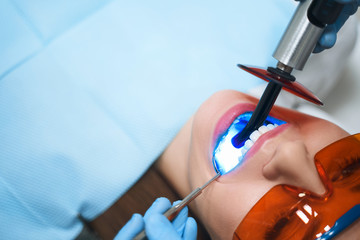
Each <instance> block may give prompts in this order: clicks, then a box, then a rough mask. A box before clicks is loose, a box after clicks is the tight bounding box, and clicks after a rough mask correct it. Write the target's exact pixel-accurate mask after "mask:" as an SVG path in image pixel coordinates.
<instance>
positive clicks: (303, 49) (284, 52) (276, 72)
mask: <svg viewBox="0 0 360 240" xmlns="http://www.w3.org/2000/svg"><path fill="white" fill-rule="evenodd" d="M343 7H344V4H340V3H337V2H335V1H334V0H313V1H311V0H307V1H303V2H301V3H299V6H298V7H297V9H296V11H295V14H294V16H293V18H292V19H291V21H290V23H289V25H288V27H287V29H286V31H285V33H284V35H283V36H282V38H281V40H280V42H279V44H278V46H277V48H276V50H275V52H274V54H273V57H274V58H275V59H277V60H278V63H277V66H276V68H273V67H268V68H267V70H265V69H261V68H253V67H246V66H243V65H240V68H242V69H244V70H245V71H247V72H249V73H251V74H254V75H255V76H257V77H260V78H262V79H264V80H266V81H269V83H268V85H267V87H266V89H265V91H264V93H263V95H262V96H261V98H260V100H259V103H258V105H257V106H256V108H255V111H254V114H253V115H252V117H251V119H250V121H249V122H248V124H247V125H246V127H245V128H244V130H243V131H241V132H240V133H239V134H237V135H236V136H234V137H233V139H232V144H233V146H234V147H236V148H240V147H242V146H243V144H244V142H245V141H246V139H247V138H248V137H249V135H250V133H252V132H253V131H254V130H256V129H258V128H259V127H260V126H261V125H262V124H263V122H264V120H265V119H266V117H267V116H268V115H269V113H270V110H271V108H272V106H273V105H274V103H275V101H276V99H277V97H278V95H279V93H280V90H281V88H282V87H284V88H285V90H288V91H289V92H291V93H293V94H295V95H297V96H300V97H302V98H304V99H306V100H308V101H310V102H313V103H315V104H318V105H323V104H322V102H321V101H320V100H319V99H318V98H317V97H316V96H315V95H314V94H312V93H311V92H310V91H309V90H307V89H306V88H305V87H303V86H301V87H300V85H298V84H295V77H294V76H293V75H291V72H292V70H293V69H297V70H302V69H303V68H304V65H305V63H306V62H307V60H308V58H309V56H310V54H311V52H312V51H313V49H314V48H315V46H316V43H317V42H318V40H319V39H320V37H321V35H322V33H323V31H324V29H325V27H326V26H327V25H328V24H332V23H334V22H335V21H336V19H337V18H338V17H339V15H340V13H341V11H342V9H343ZM299 88H301V89H299Z"/></svg>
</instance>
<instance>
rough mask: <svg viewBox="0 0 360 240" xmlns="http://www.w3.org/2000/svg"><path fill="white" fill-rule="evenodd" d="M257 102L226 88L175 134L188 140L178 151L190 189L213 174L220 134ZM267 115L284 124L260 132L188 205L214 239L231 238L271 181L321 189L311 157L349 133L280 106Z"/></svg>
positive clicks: (315, 189)
mask: <svg viewBox="0 0 360 240" xmlns="http://www.w3.org/2000/svg"><path fill="white" fill-rule="evenodd" d="M256 103H257V99H255V98H253V97H250V96H248V95H245V94H242V93H240V92H236V91H230V90H228V91H221V92H218V93H216V94H214V95H213V96H212V97H211V98H209V99H208V100H207V101H206V102H205V103H204V104H202V106H201V107H200V108H199V110H198V111H197V112H196V114H195V115H194V117H193V118H192V120H191V121H190V123H189V124H190V125H191V128H190V127H187V128H186V129H188V130H187V132H188V133H182V134H180V136H182V138H188V139H189V138H190V139H191V141H190V146H189V147H186V144H182V146H185V147H186V149H181V151H182V154H183V155H184V156H186V158H187V159H188V162H187V167H188V169H187V171H188V180H189V186H190V188H191V189H194V188H196V187H199V186H201V185H203V184H204V183H205V182H207V181H208V180H209V179H211V178H212V177H213V176H215V175H216V172H215V169H214V166H213V163H212V157H213V151H214V148H215V147H216V144H217V141H218V139H219V137H221V135H222V134H223V133H224V132H225V131H226V130H227V129H228V127H229V126H230V125H231V123H232V122H233V121H234V119H235V118H236V117H237V116H239V115H241V114H242V113H244V112H248V111H253V110H254V109H255V107H256ZM270 115H271V116H272V117H274V118H277V119H279V120H283V121H285V122H286V124H283V125H281V126H279V127H277V128H275V129H273V130H271V131H268V132H266V133H264V134H262V135H261V136H260V137H259V138H258V139H257V140H256V141H255V143H254V145H253V146H252V147H251V148H250V149H249V150H248V152H247V153H246V155H245V158H244V160H243V162H242V163H241V164H239V165H238V166H236V167H235V168H234V169H233V170H232V171H230V172H229V173H227V174H225V175H222V176H221V177H220V178H219V179H218V180H217V181H215V182H214V183H212V184H211V185H210V186H209V187H208V188H207V189H206V190H205V191H204V192H203V193H202V194H201V195H200V196H199V197H198V198H197V199H195V201H194V203H193V204H192V206H191V207H192V208H193V210H194V211H195V212H196V214H197V215H198V217H199V218H200V220H201V221H202V222H203V223H204V225H205V227H206V228H207V230H208V231H209V233H210V235H211V237H212V238H214V239H218V238H221V239H231V237H232V234H233V231H234V230H235V229H236V227H237V226H238V224H239V223H240V222H241V220H242V219H243V218H244V217H245V215H246V214H247V212H248V211H249V210H250V209H251V208H252V207H253V206H254V204H255V203H256V202H257V201H258V200H259V199H260V198H261V197H262V196H263V195H264V194H265V193H266V192H268V191H269V190H270V189H271V188H272V187H274V186H275V185H278V184H288V185H293V186H297V187H301V188H304V189H307V190H309V191H312V192H314V193H317V194H322V193H324V192H325V190H326V189H325V187H324V186H323V184H322V182H321V180H320V178H319V175H318V173H317V170H316V168H315V164H314V160H313V159H314V155H315V154H316V153H317V152H318V151H319V150H320V149H322V148H323V147H325V146H326V145H328V144H330V143H332V142H334V141H336V140H338V139H340V138H343V137H345V136H348V135H349V134H348V133H347V132H345V131H344V130H342V129H341V128H339V127H338V126H336V125H334V124H332V123H330V122H328V121H325V120H322V119H318V118H315V117H312V116H308V115H305V114H302V113H299V112H296V111H292V110H289V109H285V108H281V107H276V106H275V107H273V109H272V111H271V113H270ZM190 125H189V126H190ZM185 132H186V131H185ZM177 141H179V139H178V140H177ZM182 142H184V141H182ZM178 150H180V149H178Z"/></svg>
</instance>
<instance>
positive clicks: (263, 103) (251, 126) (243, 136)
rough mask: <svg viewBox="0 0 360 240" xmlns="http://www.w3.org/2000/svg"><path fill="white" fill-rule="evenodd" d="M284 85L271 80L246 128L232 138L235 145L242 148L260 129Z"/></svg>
mask: <svg viewBox="0 0 360 240" xmlns="http://www.w3.org/2000/svg"><path fill="white" fill-rule="evenodd" d="M281 88H282V86H281V85H280V84H277V83H275V82H272V81H270V82H269V83H268V85H267V86H266V88H265V91H264V93H263V94H262V96H261V98H260V100H259V103H258V104H257V106H256V108H255V111H254V112H253V114H252V115H251V118H250V120H249V122H248V123H247V124H246V126H245V128H244V129H243V130H242V131H241V132H240V133H238V134H237V135H236V136H234V137H233V138H232V139H231V142H232V144H233V146H234V147H236V148H240V147H242V145H244V144H243V143H244V142H245V141H246V140H247V139H248V137H249V135H250V134H251V133H252V132H253V131H255V130H256V129H258V128H259V127H260V126H261V125H262V124H263V123H264V121H265V119H266V117H267V116H268V115H269V113H270V110H271V108H272V106H273V105H274V103H275V101H276V99H277V97H278V95H279V93H280V90H281Z"/></svg>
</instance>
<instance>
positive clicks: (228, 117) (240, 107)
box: [209, 103, 289, 160]
mask: <svg viewBox="0 0 360 240" xmlns="http://www.w3.org/2000/svg"><path fill="white" fill-rule="evenodd" d="M255 107H256V106H255V104H251V103H242V104H237V105H235V106H233V107H231V108H230V109H228V110H227V111H226V112H225V113H224V114H223V115H222V116H221V117H220V118H219V120H218V122H217V124H216V127H215V129H214V132H213V136H212V138H211V139H212V142H211V146H210V149H209V150H210V152H209V156H210V160H212V159H211V158H212V156H213V152H214V150H215V146H216V145H217V142H218V141H219V139H220V138H221V137H222V135H223V134H224V133H225V132H226V131H227V130H228V129H229V127H230V126H231V124H232V123H233V122H234V120H235V119H236V118H237V117H238V116H240V115H241V114H243V113H245V112H249V111H253V110H254V109H255ZM275 115H276V114H275ZM288 126H289V124H282V125H280V126H278V127H276V128H275V129H273V130H271V131H268V132H266V133H264V134H262V135H261V136H260V137H259V139H257V140H256V141H255V143H254V145H253V146H252V147H251V148H250V149H249V150H248V152H247V153H246V155H245V157H244V160H246V159H248V158H250V157H252V156H253V155H254V154H256V152H257V151H258V150H259V149H260V148H261V146H262V145H263V144H264V143H265V142H266V141H267V140H269V139H271V138H273V137H275V136H277V135H278V134H280V133H281V132H282V131H284V130H285V129H286V128H287V127H288Z"/></svg>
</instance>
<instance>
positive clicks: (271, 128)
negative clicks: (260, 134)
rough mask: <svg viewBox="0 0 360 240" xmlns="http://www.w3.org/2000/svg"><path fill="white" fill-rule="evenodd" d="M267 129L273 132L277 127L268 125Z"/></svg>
mask: <svg viewBox="0 0 360 240" xmlns="http://www.w3.org/2000/svg"><path fill="white" fill-rule="evenodd" d="M266 127H267V128H268V129H270V130H273V129H274V128H275V126H274V125H272V124H268V125H267V126H266Z"/></svg>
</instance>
